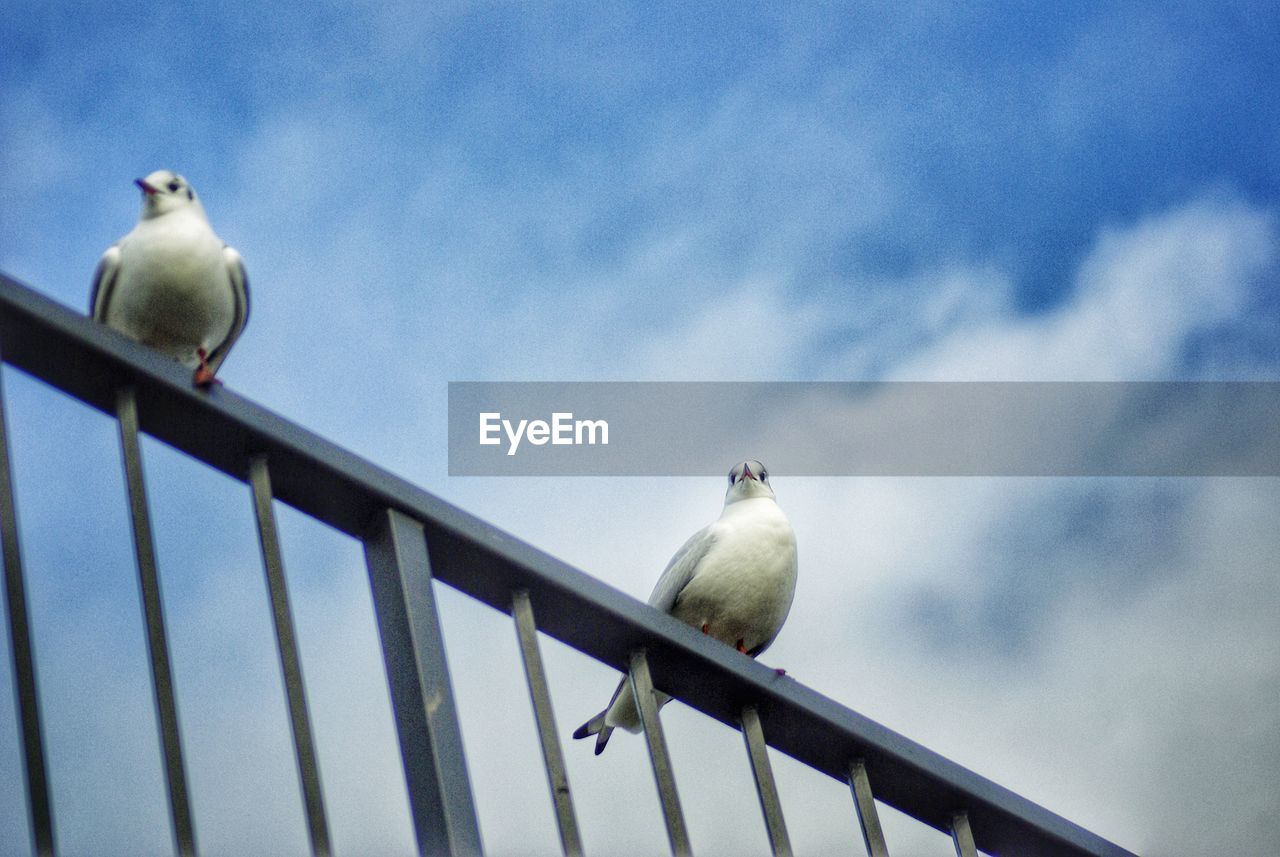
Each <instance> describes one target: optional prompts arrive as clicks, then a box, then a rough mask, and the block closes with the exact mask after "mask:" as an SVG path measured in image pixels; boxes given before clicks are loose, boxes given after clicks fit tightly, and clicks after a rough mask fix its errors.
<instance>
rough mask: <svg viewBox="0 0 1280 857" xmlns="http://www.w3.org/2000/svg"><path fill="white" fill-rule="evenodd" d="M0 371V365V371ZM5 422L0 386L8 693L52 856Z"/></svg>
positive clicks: (42, 835)
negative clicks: (10, 661)
mask: <svg viewBox="0 0 1280 857" xmlns="http://www.w3.org/2000/svg"><path fill="white" fill-rule="evenodd" d="M2 366H3V364H2V363H0V367H2ZM7 422H8V418H7V416H6V415H5V406H4V385H3V382H0V550H2V551H3V555H4V584H5V587H4V588H5V603H6V605H7V606H8V615H9V651H10V655H11V657H12V659H13V684H14V690H15V691H16V692H17V696H18V699H17V702H18V728H19V729H20V730H21V732H22V762H23V772H24V773H25V775H26V785H27V811H28V812H29V813H30V814H31V817H30V821H31V839H32V844H33V845H34V846H35V853H36V854H38V855H40V857H47V855H52V854H53V853H54V839H53V806H52V803H51V802H50V800H49V769H48V767H47V765H46V763H45V755H44V735H43V733H42V730H41V725H40V698H39V696H38V694H37V691H36V662H35V654H34V651H33V649H32V646H31V616H30V614H29V613H28V612H27V588H26V584H25V583H24V581H23V576H22V551H21V550H20V549H19V547H18V506H17V501H16V499H15V497H14V493H13V471H12V468H11V463H10V458H9V429H8V425H7Z"/></svg>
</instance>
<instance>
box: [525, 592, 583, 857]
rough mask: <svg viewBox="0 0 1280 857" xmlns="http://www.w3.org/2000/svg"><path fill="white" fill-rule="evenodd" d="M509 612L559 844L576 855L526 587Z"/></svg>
mask: <svg viewBox="0 0 1280 857" xmlns="http://www.w3.org/2000/svg"><path fill="white" fill-rule="evenodd" d="M511 615H512V617H513V618H514V619H515V623H516V636H517V637H518V638H519V641H520V657H521V660H523V661H524V674H525V677H526V678H527V679H528V682H529V697H530V699H531V700H532V701H533V714H534V718H535V719H536V720H537V723H538V740H539V743H541V744H542V761H543V763H544V764H545V765H546V769H547V785H548V786H550V788H551V800H552V803H553V804H554V806H555V810H556V824H557V825H558V826H559V828H560V845H561V847H562V848H563V849H564V853H565V855H566V857H578V855H581V854H582V837H581V836H580V835H579V834H578V819H577V817H576V816H575V815H574V812H573V798H572V796H571V795H570V793H569V772H568V770H567V769H566V768H565V764H564V752H563V751H562V749H561V747H560V733H559V730H557V729H556V718H555V712H554V711H552V709H551V691H550V689H549V688H548V687H547V674H546V671H545V670H544V669H543V667H542V654H541V652H539V651H538V626H537V623H536V622H535V621H534V617H533V604H532V602H530V600H529V592H528V590H524V589H518V590H516V592H515V594H514V595H513V596H512V598H511Z"/></svg>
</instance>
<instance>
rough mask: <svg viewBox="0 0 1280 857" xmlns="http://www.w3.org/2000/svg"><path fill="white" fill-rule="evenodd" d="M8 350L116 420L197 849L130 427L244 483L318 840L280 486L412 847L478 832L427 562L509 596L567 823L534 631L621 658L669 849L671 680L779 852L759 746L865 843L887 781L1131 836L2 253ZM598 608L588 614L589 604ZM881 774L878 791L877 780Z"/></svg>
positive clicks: (892, 794) (474, 592) (183, 824)
mask: <svg viewBox="0 0 1280 857" xmlns="http://www.w3.org/2000/svg"><path fill="white" fill-rule="evenodd" d="M0 357H2V359H3V361H4V362H5V363H9V364H11V365H13V366H15V367H17V368H19V369H21V370H23V371H25V372H27V373H28V374H30V375H33V376H35V377H36V378H39V379H41V380H43V381H44V382H46V383H48V384H50V385H52V386H54V387H56V388H58V389H60V390H62V391H64V392H66V393H68V394H70V395H72V396H74V397H76V398H78V399H80V400H81V401H83V402H85V403H87V404H89V405H91V406H92V407H94V408H97V409H98V410H101V411H103V412H105V413H107V414H109V415H111V416H113V417H115V418H116V419H117V420H118V423H119V429H120V438H121V448H122V452H123V458H124V466H125V480H126V485H127V489H128V498H129V504H130V513H131V521H132V527H133V535H134V546H135V556H136V560H137V567H138V574H139V580H140V583H141V590H142V595H143V612H144V617H145V622H146V639H147V644H148V648H149V652H150V659H151V674H152V681H153V690H154V698H155V703H156V708H157V715H158V717H157V720H158V723H159V726H160V738H161V744H162V750H163V753H162V759H163V762H164V772H165V778H166V784H167V789H168V798H169V811H170V812H169V814H170V821H171V827H172V833H173V839H174V844H175V848H176V850H177V851H178V852H179V853H181V854H184V855H185V854H194V853H197V850H198V849H197V842H196V836H195V830H194V825H193V823H192V813H191V801H190V797H189V795H188V788H187V775H186V771H185V767H184V762H183V757H182V749H181V747H182V743H181V741H180V727H181V724H180V723H179V722H178V718H177V710H176V706H175V703H174V690H173V681H172V677H171V667H170V658H169V653H168V648H167V642H166V632H165V624H164V616H163V610H162V607H161V599H160V590H159V582H158V574H157V566H156V559H155V548H154V545H153V537H152V533H151V523H150V519H149V514H148V509H147V499H146V483H145V480H144V477H143V470H142V459H141V455H140V451H139V442H138V435H139V432H145V433H147V434H149V435H151V436H152V437H155V438H157V439H159V440H161V441H164V442H165V443H167V444H169V445H171V446H173V447H175V448H177V449H179V450H182V451H183V452H185V453H187V454H189V455H191V456H193V457H194V458H196V459H199V460H200V461H203V462H205V463H206V464H208V465H211V466H212V467H214V468H217V469H218V470H221V471H223V472H224V473H226V474H228V475H230V476H232V477H234V478H235V479H238V480H240V481H242V482H245V483H247V484H248V485H249V486H250V489H251V494H252V498H253V504H254V509H255V513H256V517H257V524H258V536H259V539H260V544H261V548H262V556H263V561H264V562H263V564H264V567H265V570H266V575H267V583H268V592H269V594H270V599H271V607H272V615H273V619H274V622H275V629H276V640H277V644H278V650H279V655H280V660H281V666H282V670H283V674H284V677H285V688H286V698H287V702H288V710H289V715H290V723H291V726H292V730H293V739H294V750H295V758H296V761H297V765H298V771H299V775H300V781H301V783H302V792H303V795H302V797H303V804H304V808H305V812H306V819H307V827H308V832H309V834H310V841H311V848H312V851H313V852H314V853H316V854H328V853H329V851H330V839H329V831H328V823H327V820H326V813H325V803H324V799H323V795H322V791H321V782H320V775H319V769H318V765H317V762H316V751H315V745H314V740H313V738H312V730H311V723H310V717H309V715H308V712H307V699H306V694H305V692H304V688H303V682H302V674H301V671H300V668H299V659H298V650H297V643H296V640H295V636H294V630H293V623H292V619H291V614H290V609H289V602H288V594H287V591H286V588H285V581H284V576H283V567H282V562H281V552H280V544H279V539H278V536H277V532H276V523H275V518H274V514H273V512H272V500H273V499H274V500H280V501H282V502H284V503H287V504H289V505H290V506H292V507H294V508H296V509H298V510H300V511H301V512H303V513H305V514H307V515H310V516H312V517H313V518H316V519H318V520H320V521H323V522H324V523H326V524H329V525H330V526H332V527H334V528H336V529H338V530H340V531H342V532H345V533H347V534H349V535H351V536H354V537H355V538H357V539H359V540H360V542H361V543H362V544H363V545H364V552H365V560H366V563H367V566H368V572H369V580H370V585H371V588H372V594H373V605H374V612H375V616H376V620H377V625H378V629H379V633H380V635H381V649H382V655H383V659H384V662H385V665H386V673H387V680H388V685H389V691H390V698H391V705H392V712H393V716H394V722H395V726H396V731H397V735H398V738H399V749H400V756H401V759H402V761H403V767H404V775H405V783H406V787H407V792H408V798H409V808H410V815H411V820H412V826H413V830H414V834H415V836H416V843H417V847H418V850H419V851H420V852H422V853H427V854H474V853H479V852H480V851H481V840H480V832H479V825H478V823H477V820H476V812H475V808H474V805H473V802H472V792H471V787H470V784H469V775H468V771H467V766H466V762H465V759H464V756H463V748H462V737H461V732H460V729H459V724H458V717H457V713H456V709H455V705H454V701H453V694H452V690H451V686H450V681H449V672H448V667H447V664H446V661H445V654H444V648H443V643H442V636H441V631H440V626H439V619H438V615H437V611H436V606H435V601H434V596H433V594H432V588H431V585H430V583H431V580H432V579H433V578H434V579H436V580H439V581H442V582H443V583H445V584H448V585H449V586H451V587H454V588H455V589H458V590H460V591H462V592H464V593H466V594H467V595H469V596H471V597H472V598H475V599H478V600H480V601H482V602H484V603H485V604H488V605H489V606H491V607H493V608H495V609H497V610H500V611H502V612H504V613H508V614H510V615H511V616H512V617H513V619H514V622H515V627H516V633H517V638H518V640H519V644H520V652H521V655H522V657H523V661H524V667H525V674H526V677H527V679H528V685H529V692H530V695H531V698H532V703H533V710H534V716H535V721H536V725H537V734H538V736H539V739H540V743H541V748H542V753H543V760H544V763H545V767H546V773H547V782H548V786H549V788H550V791H551V798H552V805H553V807H554V810H555V815H556V821H557V824H558V828H559V833H560V839H561V844H562V847H563V850H564V852H565V853H566V854H569V855H575V854H581V853H582V840H581V836H580V834H579V830H578V824H577V820H576V817H575V814H574V808H573V802H572V795H571V791H570V788H569V782H568V775H567V772H566V768H565V762H564V756H563V752H562V750H561V746H560V731H559V729H558V728H557V726H556V723H555V720H554V717H553V714H552V708H551V701H550V696H549V691H548V686H547V680H546V676H545V672H544V669H543V664H542V659H541V655H540V652H539V645H538V632H541V633H543V634H547V635H550V636H551V637H554V638H556V639H558V640H560V641H562V642H564V643H566V644H568V645H570V646H572V647H573V648H575V649H577V650H578V651H581V652H583V653H585V654H587V655H590V656H591V657H593V658H596V659H597V660H599V661H601V662H603V663H605V664H608V665H609V666H611V667H614V668H615V669H618V670H620V671H624V672H627V673H628V674H629V675H630V680H631V682H632V686H633V688H634V690H635V693H636V698H637V700H638V701H639V704H640V705H639V707H640V712H641V719H642V722H643V724H644V731H645V735H646V743H647V746H648V749H649V753H650V758H651V760H652V764H653V771H654V776H655V780H656V783H657V786H658V791H659V798H660V805H661V809H662V813H663V817H664V819H665V821H666V825H667V833H668V837H669V840H670V843H671V849H672V851H673V853H676V854H685V853H689V851H690V843H689V837H688V832H687V828H686V826H685V822H684V817H683V814H682V810H681V807H680V802H679V799H678V796H677V793H676V786H675V779H674V775H673V772H672V767H671V760H670V757H669V756H668V754H667V751H666V743H665V740H664V738H663V735H662V726H661V721H660V720H659V718H658V710H657V705H656V700H655V697H654V688H655V687H657V688H660V689H661V690H662V691H663V692H665V693H669V694H671V695H673V696H675V697H677V698H679V699H680V700H682V701H683V702H685V703H686V704H688V705H689V706H691V707H693V708H695V709H697V710H699V711H701V712H703V713H705V714H707V715H709V716H711V717H713V718H715V719H717V720H719V721H721V722H723V723H725V724H727V725H729V726H731V727H733V728H736V729H741V730H742V733H743V736H744V739H745V742H746V748H747V755H748V761H749V763H750V765H751V769H752V772H753V774H754V777H755V783H756V786H757V791H758V795H759V799H760V805H761V810H762V812H763V815H764V820H765V828H766V830H767V832H768V836H769V842H770V845H771V847H772V850H773V853H775V854H790V853H791V846H790V841H789V838H788V834H787V827H786V823H785V821H784V819H783V814H782V807H781V803H780V802H779V799H778V793H777V789H776V786H775V784H774V777H773V773H772V770H771V767H770V763H769V757H768V754H767V752H766V745H767V746H769V747H773V748H774V749H775V750H778V751H781V752H783V753H786V754H788V755H790V756H792V757H793V758H795V759H797V760H799V761H800V762H803V763H804V764H806V765H808V766H810V767H812V768H814V769H816V770H818V771H821V772H823V773H825V774H827V775H829V776H831V777H833V778H834V779H836V780H839V781H840V782H842V783H847V784H848V785H849V787H850V788H851V791H852V796H853V811H854V812H855V813H856V815H857V818H858V820H859V823H860V826H861V829H862V832H863V836H864V840H865V845H866V848H867V852H868V854H870V855H873V857H879V855H887V854H888V853H889V851H888V848H887V846H886V843H885V839H884V834H883V832H882V828H881V825H880V821H879V819H878V817H877V811H876V802H877V801H880V802H883V803H885V804H887V805H889V806H892V807H895V808H897V809H899V810H901V811H902V812H904V813H906V814H907V815H909V816H911V817H913V818H915V819H918V820H919V821H922V822H924V823H925V824H928V825H930V826H932V827H934V828H937V829H938V830H940V831H943V832H944V833H946V834H948V835H950V836H951V837H952V839H953V841H954V842H955V846H956V851H957V853H958V854H959V855H961V857H966V855H973V854H976V853H977V849H980V850H982V851H984V852H987V853H990V854H997V855H1072V857H1076V855H1125V854H1128V853H1129V852H1127V851H1125V850H1124V849H1122V848H1120V847H1118V846H1116V845H1114V844H1112V843H1110V842H1108V841H1106V840H1104V839H1102V838H1100V837H1098V836H1096V835H1094V834H1092V833H1090V832H1089V831H1087V830H1084V829H1082V828H1080V827H1079V826H1077V825H1075V824H1072V823H1071V822H1069V821H1067V820H1065V819H1063V818H1061V817H1059V816H1057V815H1054V814H1053V813H1051V812H1049V811H1047V810H1045V809H1043V808H1042V807H1040V806H1037V805H1036V804H1034V803H1031V802H1030V801H1028V800H1026V799H1024V798H1022V797H1020V796H1018V795H1017V794H1014V793H1012V792H1010V791H1009V790H1007V789H1005V788H1002V787H1001V786H998V785H996V784H995V783H993V782H991V781H989V780H987V779H984V778H983V777H980V776H978V775H977V774H975V773H973V772H972V771H969V770H967V769H965V768H963V767H961V766H959V765H957V764H955V763H953V762H951V761H948V760H947V759H945V758H943V757H942V756H939V755H938V754H936V753H934V752H932V751H930V750H928V749H926V748H924V747H922V746H920V745H919V744H916V743H914V742H912V741H910V740H908V739H906V738H904V737H903V736H901V735H898V734H896V733H895V732H892V731H890V730H889V729H886V728H885V727H883V726H881V725H879V724H877V723H875V722H872V721H871V720H868V719H867V718H865V717H863V716H861V715H859V714H857V713H856V712H854V711H851V710H849V709H847V708H844V707H842V706H840V705H837V704H836V703H835V702H833V701H831V700H830V699H827V698H826V697H823V696H821V695H819V694H817V693H815V692H814V691H812V690H810V689H808V688H806V687H804V686H803V685H800V684H798V683H796V682H795V681H794V680H792V679H789V678H785V679H784V678H781V677H780V676H778V675H777V674H776V673H775V672H774V671H773V670H771V669H769V668H767V667H765V666H763V665H761V664H759V663H756V662H755V661H754V660H751V659H748V658H744V657H742V656H741V655H739V654H738V653H737V652H734V651H733V650H732V649H730V648H728V647H726V646H722V645H719V644H718V643H715V642H713V641H711V640H710V639H708V638H707V637H705V636H704V635H702V634H700V633H698V632H697V631H696V630H694V629H692V628H689V627H687V626H685V625H683V624H682V623H680V622H679V621H677V620H676V619H674V618H672V617H670V616H667V615H665V614H661V613H658V612H657V611H654V610H653V609H651V608H649V607H648V606H646V605H645V604H643V603H641V602H639V601H637V600H635V599H633V598H631V597H629V596H627V595H624V594H623V593H621V592H618V591H616V590H614V589H612V588H610V587H608V586H606V585H605V584H603V583H601V582H600V581H599V580H597V579H595V578H593V577H590V576H588V575H586V574H584V573H582V572H581V571H578V570H577V569H574V568H571V567H569V566H567V565H565V564H564V563H562V562H560V561H559V560H557V559H555V558H554V557H551V556H548V555H546V554H544V553H542V552H540V551H538V550H536V549H535V548H533V547H530V546H529V545H527V544H524V543H523V542H521V541H519V540H517V539H515V538H513V537H512V536H510V535H508V534H507V533H505V532H502V531H501V530H499V529H497V528H495V527H493V526H491V525H489V524H486V523H485V522H484V521H481V520H479V519H477V518H475V517H473V516H471V515H468V514H467V513H465V512H463V511H461V510H459V509H457V508H455V507H453V506H451V505H449V504H448V503H445V502H443V501H442V500H440V499H438V498H437V497H435V496H433V495H431V494H429V493H427V492H425V491H423V490H421V489H419V488H416V487H414V486H413V485H411V484H409V483H407V482H405V481H403V480H401V479H399V478H397V477H396V476H394V475H392V474H390V473H388V472H386V471H384V470H382V469H380V468H378V467H375V466H374V465H372V464H370V463H368V462H366V461H364V460H362V459H360V458H358V457H357V456H355V455H353V454H351V453H349V452H347V451H345V450H343V449H341V448H339V447H337V446H334V445H333V444H331V443H328V442H327V441H325V440H323V439H321V438H319V437H317V436H315V435H313V434H311V433H309V432H307V431H305V430H304V429H302V428H300V427H298V426H297V425H294V424H292V423H290V422H288V421H286V420H284V419H282V418H281V417H279V416H277V415H275V414H273V413H271V412H269V411H267V410H264V409H263V408H261V407H258V406H257V405H255V404H253V403H252V402H249V401H247V400H245V399H243V398H241V397H240V396H237V395H236V394H235V393H232V392H230V391H228V390H226V389H223V388H215V389H213V390H210V391H207V392H206V391H203V390H197V389H195V388H194V387H193V386H192V384H191V375H190V372H189V371H188V370H185V369H183V368H182V367H181V366H179V365H178V364H177V363H174V362H172V361H170V360H168V359H166V358H164V357H161V356H159V355H157V354H155V353H153V352H151V351H149V350H147V349H145V348H143V347H141V346H138V345H136V344H134V343H132V342H129V341H127V340H126V339H124V338H123V337H121V336H119V335H118V334H116V333H115V332H114V331H111V330H108V329H106V328H105V327H103V326H101V325H97V324H95V323H93V322H92V321H90V320H89V319H88V318H86V317H84V316H81V315H79V314H77V313H75V312H72V311H71V310H69V309H67V308H65V307H63V306H61V305H59V304H57V303H55V302H53V301H51V300H49V299H47V298H45V297H42V296H41V295H39V294H37V293H36V292H34V291H32V290H30V289H28V288H26V287H25V286H22V285H21V284H19V283H17V282H15V281H13V280H12V279H10V278H8V277H5V276H4V275H2V274H0ZM3 406H4V393H3V389H2V388H0V539H2V541H3V561H4V575H5V596H6V605H7V615H8V627H9V633H10V641H11V651H12V657H13V676H14V685H15V688H16V692H17V702H18V713H19V728H20V732H21V737H22V757H23V761H24V771H23V773H24V783H25V786H26V795H27V801H28V810H29V822H30V827H31V831H32V840H33V841H32V845H33V849H34V851H35V852H36V853H38V854H40V855H45V854H53V853H55V852H56V847H55V832H56V830H55V824H54V817H53V808H52V804H51V801H50V795H49V782H48V772H47V767H46V747H45V736H44V734H43V733H42V731H41V716H40V711H39V705H38V696H37V692H36V673H35V657H34V653H33V651H32V644H31V632H30V626H29V620H28V607H27V597H26V585H25V582H24V577H23V568H22V554H21V551H20V549H19V544H18V536H19V533H18V527H17V523H16V509H15V504H14V491H13V484H12V475H11V474H12V469H11V467H10V461H9V443H8V438H7V436H6V427H5V425H6V424H5V418H4V412H3ZM584 615H585V616H590V617H591V621H589V622H584V621H582V617H583V616H584ZM873 783H874V787H875V788H874V791H873V788H872V784H873Z"/></svg>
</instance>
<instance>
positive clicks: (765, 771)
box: [742, 705, 791, 857]
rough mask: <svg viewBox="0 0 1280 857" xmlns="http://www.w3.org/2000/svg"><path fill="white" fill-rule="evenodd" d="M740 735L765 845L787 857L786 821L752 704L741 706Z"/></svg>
mask: <svg viewBox="0 0 1280 857" xmlns="http://www.w3.org/2000/svg"><path fill="white" fill-rule="evenodd" d="M742 737H743V739H745V740H746V742H747V755H748V756H749V757H750V758H751V773H753V774H754V775H755V778H756V793H757V794H758V795H759V796H760V810H761V811H762V812H763V813H764V824H765V827H766V828H768V831H769V847H770V848H772V849H773V853H774V854H776V855H778V857H784V855H785V857H790V855H791V838H790V837H789V836H787V822H786V819H784V818H783V817H782V801H780V800H779V799H778V786H777V784H776V783H775V782H774V780H773V767H772V766H771V765H770V764H769V748H768V746H767V745H766V744H765V741H764V729H763V728H762V727H761V726H760V713H759V712H758V711H756V707H755V706H754V705H748V706H747V707H746V708H744V709H742Z"/></svg>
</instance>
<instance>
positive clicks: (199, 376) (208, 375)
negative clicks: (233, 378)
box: [196, 348, 222, 387]
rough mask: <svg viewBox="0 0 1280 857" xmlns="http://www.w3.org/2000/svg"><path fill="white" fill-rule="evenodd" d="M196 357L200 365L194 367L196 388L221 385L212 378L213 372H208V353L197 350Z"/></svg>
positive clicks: (201, 349) (200, 349)
mask: <svg viewBox="0 0 1280 857" xmlns="http://www.w3.org/2000/svg"><path fill="white" fill-rule="evenodd" d="M196 356H197V357H199V358H200V365H199V366H198V367H196V386H197V387H212V386H213V385H214V384H221V383H222V382H221V381H219V380H218V379H217V378H215V377H213V372H211V371H209V362H208V360H209V352H207V351H205V350H204V349H203V348H197V349H196Z"/></svg>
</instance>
